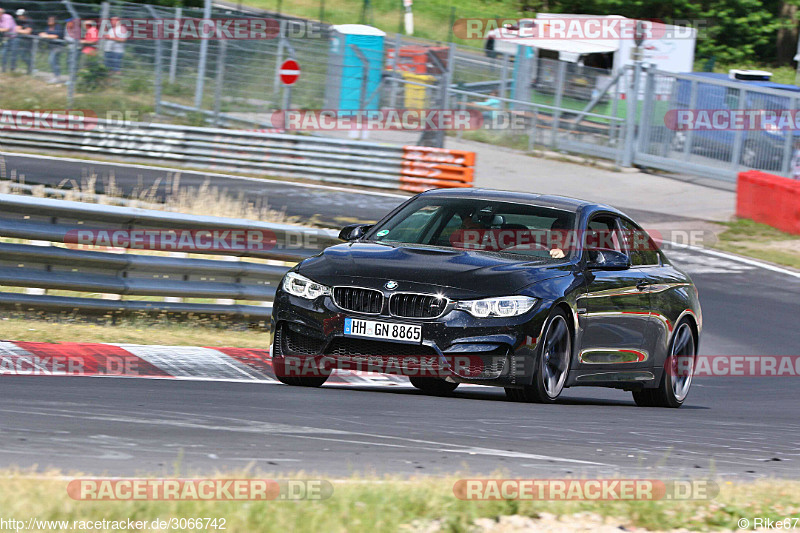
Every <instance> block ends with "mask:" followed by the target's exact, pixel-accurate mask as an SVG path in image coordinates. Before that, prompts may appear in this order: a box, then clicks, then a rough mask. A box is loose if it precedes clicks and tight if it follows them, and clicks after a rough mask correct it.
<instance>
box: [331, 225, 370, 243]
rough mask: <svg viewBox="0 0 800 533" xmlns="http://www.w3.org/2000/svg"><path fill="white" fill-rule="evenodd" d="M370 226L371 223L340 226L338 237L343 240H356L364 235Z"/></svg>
mask: <svg viewBox="0 0 800 533" xmlns="http://www.w3.org/2000/svg"><path fill="white" fill-rule="evenodd" d="M371 227H372V224H350V225H349V226H345V227H343V228H342V231H340V232H339V238H340V239H342V240H343V241H356V240H358V239H360V238H361V237H363V236H364V234H365V233H367V231H369V229H370V228H371Z"/></svg>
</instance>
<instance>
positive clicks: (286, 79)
mask: <svg viewBox="0 0 800 533" xmlns="http://www.w3.org/2000/svg"><path fill="white" fill-rule="evenodd" d="M278 74H279V75H280V77H281V81H282V82H283V84H284V85H292V84H293V83H294V82H296V81H297V79H298V78H299V77H300V65H298V64H297V61H295V60H294V59H287V60H286V61H284V62H283V63H282V64H281V68H280V70H279V71H278Z"/></svg>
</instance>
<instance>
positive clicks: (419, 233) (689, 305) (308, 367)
mask: <svg viewBox="0 0 800 533" xmlns="http://www.w3.org/2000/svg"><path fill="white" fill-rule="evenodd" d="M340 238H341V239H342V240H344V241H347V242H345V243H343V244H339V245H336V246H332V247H330V248H327V249H326V250H325V251H324V252H322V253H321V254H319V255H317V256H314V257H311V258H309V259H306V260H305V261H303V262H301V263H300V264H298V265H297V266H296V267H294V268H293V269H292V270H291V271H290V272H289V273H288V274H287V275H286V277H285V278H284V279H283V281H282V283H281V286H280V287H279V288H278V290H277V294H276V296H275V301H274V304H273V315H272V332H273V339H274V341H273V347H272V357H273V367H274V368H275V369H276V375H277V377H278V379H280V380H281V381H282V382H284V383H287V384H290V385H302V386H320V385H322V384H323V383H324V382H325V380H326V379H327V377H328V375H329V373H330V371H331V370H332V369H334V368H337V367H338V368H350V369H353V368H355V369H362V370H365V369H366V370H371V371H375V370H377V371H379V372H387V373H391V372H395V371H397V370H398V369H399V371H400V373H403V374H406V375H408V376H409V377H410V379H411V383H412V384H413V385H414V386H415V387H417V388H419V389H421V390H423V391H426V392H429V393H433V394H444V393H448V392H450V391H452V390H454V389H455V388H456V387H457V386H458V384H459V383H473V384H482V385H493V386H500V387H504V388H505V391H506V394H507V396H508V397H509V398H510V399H512V400H516V401H534V402H543V403H549V402H554V401H556V399H557V398H558V397H559V395H560V394H561V393H562V391H563V390H564V388H565V387H576V386H602V387H613V388H618V389H623V390H627V391H631V392H632V393H633V398H634V400H635V402H636V403H637V404H638V405H640V406H662V407H680V406H681V405H682V404H683V402H684V400H685V399H686V396H687V394H688V392H689V388H690V386H691V382H692V372H693V368H694V363H695V357H696V354H697V347H698V342H699V337H700V332H701V330H702V315H701V311H700V303H699V300H698V294H697V290H696V289H695V286H694V284H693V283H692V281H691V279H690V278H689V276H688V275H686V274H685V273H684V272H682V271H681V270H680V269H678V268H676V267H675V266H673V265H672V264H671V263H670V262H669V260H668V259H667V257H666V256H665V255H664V253H663V252H662V251H661V250H660V249H659V247H658V246H657V245H656V243H655V242H654V241H653V239H652V238H651V237H650V236H649V235H648V234H647V233H646V232H645V231H644V230H642V228H641V227H640V226H638V225H637V224H636V223H635V222H633V221H632V220H631V219H630V218H629V217H627V216H626V215H625V214H623V213H621V212H620V211H618V210H616V209H614V208H611V207H608V206H605V205H599V204H595V203H591V202H585V201H581V200H575V199H571V198H565V197H559V196H543V195H536V194H526V193H514V192H504V191H494V190H485V189H470V190H466V191H465V190H435V191H428V192H425V193H422V194H419V195H417V196H415V197H413V198H411V199H409V200H408V201H406V202H405V203H403V204H402V205H400V206H399V207H397V208H396V209H395V210H394V211H392V212H391V213H389V214H388V215H387V216H386V217H384V218H383V219H382V220H381V221H379V222H378V223H376V224H374V225H351V226H347V227H345V228H344V229H343V230H342V231H341V233H340ZM348 365H351V366H348ZM352 365H355V366H352ZM363 365H367V366H366V367H364V366H363Z"/></svg>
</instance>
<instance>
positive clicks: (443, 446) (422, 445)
mask: <svg viewBox="0 0 800 533" xmlns="http://www.w3.org/2000/svg"><path fill="white" fill-rule="evenodd" d="M337 434H345V435H352V436H357V437H370V438H374V439H383V440H394V441H401V442H407V443H409V444H390V443H386V442H372V441H362V440H358V441H357V440H347V439H339V438H335V437H316V436H310V435H286V436H287V437H293V438H298V439H312V440H325V441H330V442H341V443H346V444H363V445H365V446H378V447H387V446H388V447H392V448H398V447H399V448H408V449H411V450H414V449H417V450H427V451H433V452H441V453H463V454H467V455H488V456H491V457H510V458H514V459H533V460H537V461H552V462H558V463H571V464H581V465H592V466H608V465H607V464H606V463H597V462H594V461H582V460H580V459H569V458H566V457H555V456H550V455H538V454H532V453H525V452H515V451H512V450H499V449H495V448H482V447H476V446H462V445H460V444H448V443H445V442H436V441H430V440H421V439H409V438H406V437H395V436H391V435H376V434H372V433H359V432H354V431H347V430H339V431H337Z"/></svg>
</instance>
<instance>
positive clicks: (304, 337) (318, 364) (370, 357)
mask: <svg viewBox="0 0 800 533" xmlns="http://www.w3.org/2000/svg"><path fill="white" fill-rule="evenodd" d="M548 310H549V306H547V305H546V303H545V302H542V301H538V302H537V304H536V305H535V306H534V308H533V309H531V310H530V311H528V312H527V313H525V314H523V315H520V316H516V317H510V318H485V319H478V318H475V317H473V316H471V315H470V314H468V313H466V312H464V311H460V310H455V309H448V311H446V312H445V313H444V314H443V315H442V316H441V317H439V318H436V319H411V318H399V317H395V316H388V315H365V314H360V313H356V312H350V311H344V310H342V309H340V308H339V307H338V306H336V304H335V303H334V302H333V300H332V299H331V298H330V297H329V296H323V297H320V298H317V299H316V300H313V301H312V300H306V299H303V298H298V297H296V296H292V295H290V294H288V293H286V292H284V291H283V290H282V289H278V292H277V294H276V296H275V300H274V302H273V314H272V324H271V325H272V333H273V339H274V345H273V352H272V354H273V361H274V362H273V365H274V367H275V368H276V372H278V371H279V369H281V368H283V369H284V370H285V369H287V368H289V367H291V370H292V371H298V369H300V368H302V369H304V371H308V370H309V369H318V370H319V369H322V370H323V371H327V370H329V369H331V368H340V369H345V370H368V371H376V372H384V373H399V374H404V375H409V376H415V375H416V376H432V377H440V378H444V379H448V380H451V381H456V382H459V383H478V384H486V385H522V384H528V383H530V376H531V375H532V363H531V361H532V360H533V357H532V356H533V354H534V353H535V350H536V347H537V340H538V337H539V334H540V333H541V328H542V324H543V323H544V320H545V319H546V317H547V312H548ZM348 317H350V318H358V319H364V320H373V321H379V322H388V323H392V324H405V325H420V326H421V327H422V342H421V344H406V343H401V342H397V341H390V340H377V339H364V338H360V337H358V338H357V337H352V336H345V335H344V322H345V318H348ZM282 358H284V359H292V360H293V363H292V364H291V365H285V361H281V359H282ZM308 360H312V361H311V363H310V364H309V361H308ZM282 365H283V366H282ZM298 365H299V366H298ZM428 372H432V374H429V373H428ZM295 375H296V374H295Z"/></svg>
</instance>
